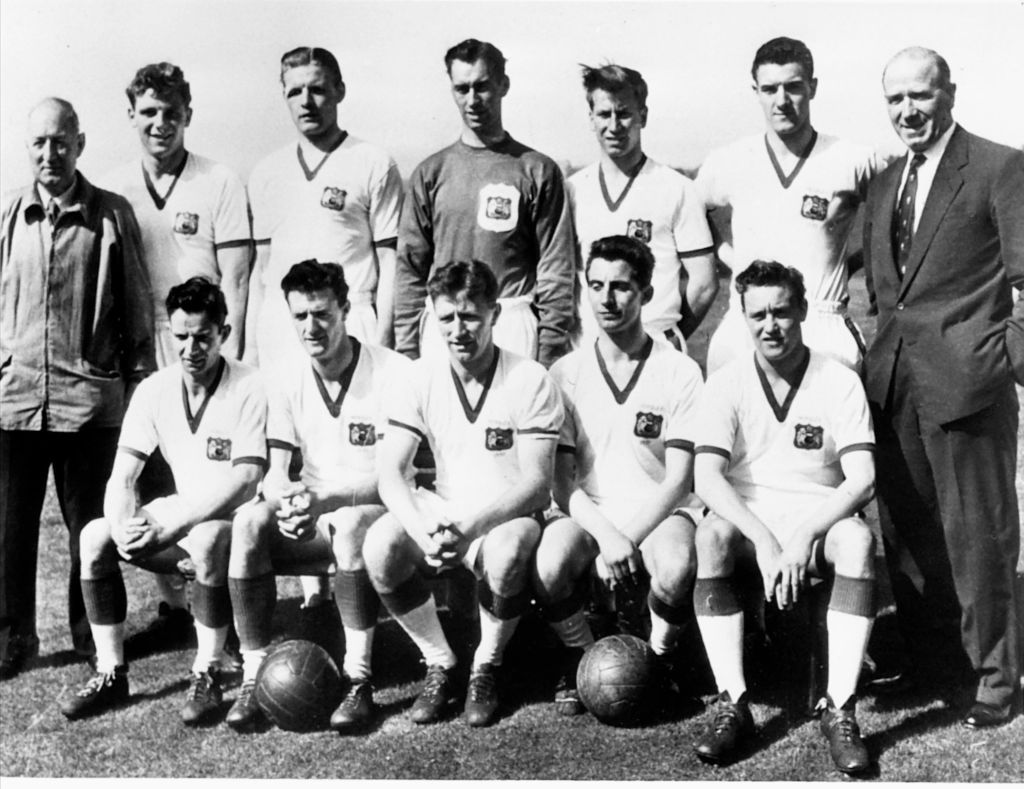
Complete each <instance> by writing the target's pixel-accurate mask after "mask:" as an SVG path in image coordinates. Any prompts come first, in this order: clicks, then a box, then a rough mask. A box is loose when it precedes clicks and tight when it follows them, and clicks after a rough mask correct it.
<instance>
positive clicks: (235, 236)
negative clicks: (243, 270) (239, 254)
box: [213, 169, 251, 248]
mask: <svg viewBox="0 0 1024 789" xmlns="http://www.w3.org/2000/svg"><path fill="white" fill-rule="evenodd" d="M250 236H251V233H250V229H249V202H248V200H247V199H246V196H245V186H244V185H243V184H242V181H241V179H240V178H239V177H238V176H237V175H235V174H234V173H233V172H231V171H230V170H226V169H225V171H224V186H223V190H222V193H221V199H220V203H219V204H218V206H217V215H216V216H215V217H214V220H213V238H214V243H215V244H216V246H217V247H218V248H220V247H223V246H225V245H227V246H238V245H239V244H240V243H243V244H244V243H248V241H249V238H250Z"/></svg>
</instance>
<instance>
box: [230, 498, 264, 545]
mask: <svg viewBox="0 0 1024 789" xmlns="http://www.w3.org/2000/svg"><path fill="white" fill-rule="evenodd" d="M273 521H274V518H273V514H272V513H271V511H270V508H269V507H268V506H267V505H266V504H263V503H262V502H260V503H259V504H251V505H249V506H245V507H242V508H241V509H239V510H238V512H237V513H235V517H234V520H232V521H231V550H232V553H252V552H254V551H256V550H257V549H258V548H259V546H260V544H261V543H262V541H263V540H264V539H265V538H266V535H267V531H268V530H269V529H271V528H272V527H273Z"/></svg>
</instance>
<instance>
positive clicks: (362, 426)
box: [348, 422, 377, 447]
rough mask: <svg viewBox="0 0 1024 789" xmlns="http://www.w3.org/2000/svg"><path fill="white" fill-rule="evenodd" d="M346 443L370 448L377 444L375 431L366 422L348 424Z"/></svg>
mask: <svg viewBox="0 0 1024 789" xmlns="http://www.w3.org/2000/svg"><path fill="white" fill-rule="evenodd" d="M348 443H350V444H352V445H353V446H357V447H372V446H373V445H374V444H376V443H377V429H376V428H375V427H374V426H373V425H372V424H369V423H367V422H350V423H349V425H348Z"/></svg>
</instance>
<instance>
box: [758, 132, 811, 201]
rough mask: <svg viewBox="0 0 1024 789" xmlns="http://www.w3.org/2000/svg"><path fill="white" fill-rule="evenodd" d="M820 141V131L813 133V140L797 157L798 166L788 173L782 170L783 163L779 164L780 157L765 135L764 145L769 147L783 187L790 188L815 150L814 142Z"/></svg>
mask: <svg viewBox="0 0 1024 789" xmlns="http://www.w3.org/2000/svg"><path fill="white" fill-rule="evenodd" d="M817 141H818V132H812V133H811V141H810V142H809V143H807V147H806V148H804V149H803V150H802V151H801V152H800V156H799V157H798V158H797V162H796V166H795V167H794V168H793V172H791V173H790V174H789V175H786V174H785V173H784V172H782V165H780V164H779V160H778V158H777V157H776V156H775V151H774V150H772V146H771V144H770V143H769V142H768V135H767V134H766V135H765V137H764V147H765V148H767V149H768V158H769V159H770V160H771V163H772V167H774V168H775V175H776V176H777V177H778V179H779V183H780V184H782V188H783V189H789V185H790V184H791V183H793V181H795V180H796V177H797V176H798V175H799V174H800V171H801V170H802V169H804V164H806V162H807V158H808V157H809V156H810V155H811V151H813V150H814V143H816V142H817Z"/></svg>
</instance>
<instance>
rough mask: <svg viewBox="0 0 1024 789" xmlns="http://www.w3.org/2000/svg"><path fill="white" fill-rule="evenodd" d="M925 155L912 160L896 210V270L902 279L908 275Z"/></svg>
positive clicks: (917, 155)
mask: <svg viewBox="0 0 1024 789" xmlns="http://www.w3.org/2000/svg"><path fill="white" fill-rule="evenodd" d="M924 159H925V157H924V154H922V153H915V154H914V158H913V159H911V160H910V172H909V173H907V183H906V184H905V185H904V186H903V194H902V195H900V202H899V206H897V208H896V268H897V270H898V271H899V275H900V277H902V276H903V275H904V274H906V273H907V261H908V260H909V259H910V243H911V241H913V239H914V203H915V202H916V200H917V169H918V168H919V167H920V166H921V165H922V164H923V163H924Z"/></svg>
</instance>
